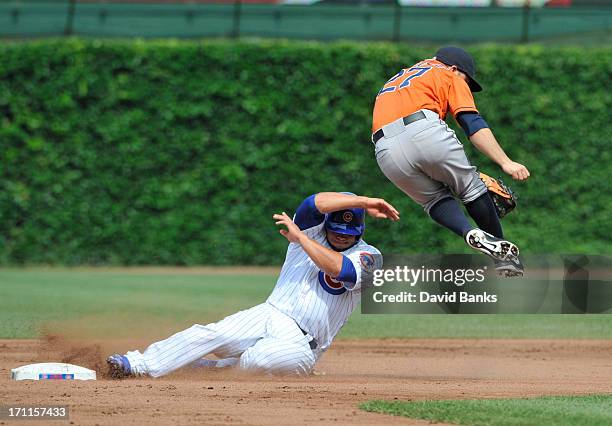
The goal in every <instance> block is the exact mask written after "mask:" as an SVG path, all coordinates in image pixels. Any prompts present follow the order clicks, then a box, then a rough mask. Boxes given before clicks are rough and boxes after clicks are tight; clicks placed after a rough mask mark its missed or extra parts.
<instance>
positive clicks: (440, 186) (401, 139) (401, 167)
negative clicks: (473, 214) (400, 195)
mask: <svg viewBox="0 0 612 426" xmlns="http://www.w3.org/2000/svg"><path fill="white" fill-rule="evenodd" d="M421 111H423V113H424V114H425V119H422V120H418V121H415V122H413V123H411V124H408V125H404V122H403V121H402V119H399V120H396V121H394V122H392V123H389V124H387V125H385V126H383V133H384V137H382V138H381V139H379V140H378V142H377V143H376V149H375V152H376V161H377V162H378V166H379V167H380V169H381V170H382V172H383V173H384V174H385V176H386V177H387V178H388V179H389V180H390V181H391V182H393V183H394V184H395V186H397V187H398V188H399V189H401V190H402V191H404V192H405V193H406V194H407V195H408V196H409V197H410V198H412V199H413V200H414V201H416V202H417V203H419V204H420V205H422V206H423V208H424V209H425V211H426V212H427V213H428V214H429V210H430V209H431V207H432V206H434V205H435V204H436V203H437V202H438V201H440V200H442V199H444V198H447V197H450V196H454V197H456V198H458V199H459V200H461V202H462V203H463V204H465V203H469V202H470V201H473V200H475V199H476V198H478V197H480V196H481V195H482V194H484V193H485V192H487V188H486V186H485V185H484V183H483V182H482V181H481V180H480V178H479V177H478V173H477V171H476V167H474V166H472V165H471V164H470V162H469V160H468V158H467V156H466V155H465V151H464V149H463V145H462V144H461V142H460V141H459V139H458V138H457V136H456V135H455V132H454V131H453V130H451V129H449V128H448V126H447V124H446V123H445V122H444V120H441V119H440V117H439V116H438V114H437V113H435V112H433V111H429V110H425V109H424V110H421Z"/></svg>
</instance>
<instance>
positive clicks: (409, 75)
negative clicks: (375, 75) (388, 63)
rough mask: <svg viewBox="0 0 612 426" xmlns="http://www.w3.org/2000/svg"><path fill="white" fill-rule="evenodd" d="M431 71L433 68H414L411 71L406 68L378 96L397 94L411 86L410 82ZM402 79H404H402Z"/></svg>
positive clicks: (392, 78)
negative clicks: (397, 91) (398, 91)
mask: <svg viewBox="0 0 612 426" xmlns="http://www.w3.org/2000/svg"><path fill="white" fill-rule="evenodd" d="M430 69H431V67H412V68H409V69H406V68H404V69H403V70H401V71H400V72H398V73H397V74H395V75H394V76H393V77H391V78H390V79H389V81H387V82H386V83H385V85H384V86H383V88H382V89H380V92H378V95H377V96H380V95H382V94H383V93H390V92H395V91H396V90H400V89H403V88H404V87H408V86H410V80H412V79H413V78H417V77H420V76H422V75H423V74H425V73H426V72H427V71H429V70H430ZM404 76H405V77H404ZM402 77H404V78H403V79H402ZM400 80H401V82H400Z"/></svg>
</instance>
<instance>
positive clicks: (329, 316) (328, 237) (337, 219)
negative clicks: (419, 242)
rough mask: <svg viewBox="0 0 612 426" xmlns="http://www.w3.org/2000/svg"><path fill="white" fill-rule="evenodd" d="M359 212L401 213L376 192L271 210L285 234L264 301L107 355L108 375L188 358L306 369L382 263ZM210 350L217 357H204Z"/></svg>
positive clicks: (177, 364) (176, 364) (146, 371)
mask: <svg viewBox="0 0 612 426" xmlns="http://www.w3.org/2000/svg"><path fill="white" fill-rule="evenodd" d="M365 213H368V214H369V215H370V216H372V217H375V218H385V219H391V220H394V221H396V220H399V213H398V212H397V210H396V209H395V208H394V207H393V206H391V205H390V204H389V203H387V202H386V201H384V200H382V199H377V198H368V197H361V196H355V195H354V194H350V193H334V192H324V193H319V194H316V195H311V196H310V197H308V198H306V199H305V200H304V201H303V202H302V203H301V204H300V206H299V207H298V209H297V211H296V213H295V216H294V218H293V220H292V219H291V218H290V217H289V216H287V214H286V213H284V212H283V213H282V214H275V215H274V216H273V218H274V219H275V220H276V224H277V225H280V226H283V227H285V228H286V229H281V230H280V233H281V234H282V235H283V236H284V237H285V238H287V240H288V241H289V247H288V249H287V255H286V257H285V263H284V264H283V267H282V269H281V272H280V276H279V277H278V280H277V282H276V286H275V287H274V290H273V291H272V294H271V295H270V297H268V300H267V301H266V302H265V303H262V304H260V305H257V306H255V307H253V308H251V309H247V310H245V311H241V312H238V313H236V314H233V315H230V316H228V317H226V318H225V319H223V320H221V321H219V322H217V323H212V324H207V325H199V324H196V325H194V326H192V327H191V328H189V329H187V330H185V331H181V332H179V333H176V334H175V335H173V336H171V337H169V338H167V339H165V340H162V341H160V342H157V343H153V344H152V345H150V346H149V347H148V348H147V349H146V350H145V351H144V352H143V353H140V352H139V351H137V350H136V351H131V352H128V353H126V354H125V355H119V354H116V355H112V356H110V357H109V358H108V359H107V363H108V366H109V373H110V375H111V377H113V378H123V377H128V376H141V375H148V376H152V377H159V376H163V375H165V374H168V373H170V372H172V371H174V370H176V369H178V368H181V367H184V366H186V365H194V364H195V365H200V366H206V367H209V368H216V367H228V366H238V367H239V368H241V369H246V370H252V371H259V372H264V373H270V374H309V373H311V372H312V370H313V367H314V365H315V362H316V361H317V359H318V358H319V357H320V355H321V354H322V353H323V352H324V351H326V350H327V349H328V348H329V345H330V344H331V342H332V340H333V339H334V337H335V336H336V334H337V333H338V332H339V331H340V329H341V328H342V326H343V325H344V323H345V322H346V321H347V319H348V317H349V315H350V314H351V312H352V311H353V309H355V307H356V306H357V304H358V303H359V297H360V292H361V283H362V280H363V279H364V277H365V276H366V275H367V274H371V273H372V272H373V271H374V270H375V269H379V268H381V267H382V257H381V255H380V252H379V251H378V250H377V249H376V248H375V247H373V246H371V245H369V244H367V243H366V242H365V241H364V240H363V238H362V237H363V232H364V229H365V222H364V219H365ZM208 354H214V355H216V356H217V357H219V358H220V359H219V360H210V359H203V357H204V356H206V355H208Z"/></svg>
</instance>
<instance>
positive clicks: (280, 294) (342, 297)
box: [267, 222, 382, 351]
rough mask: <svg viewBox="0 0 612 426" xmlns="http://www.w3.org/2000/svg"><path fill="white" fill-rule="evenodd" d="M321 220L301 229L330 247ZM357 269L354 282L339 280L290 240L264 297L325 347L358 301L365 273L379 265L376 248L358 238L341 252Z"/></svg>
mask: <svg viewBox="0 0 612 426" xmlns="http://www.w3.org/2000/svg"><path fill="white" fill-rule="evenodd" d="M324 226H325V224H324V222H322V223H320V224H319V225H316V226H313V227H311V228H308V229H305V230H303V231H302V232H304V233H305V234H306V235H307V236H308V237H309V238H310V239H312V240H314V241H316V242H318V243H319V244H321V245H322V246H324V247H327V248H331V247H330V245H329V243H328V242H327V239H326V237H325V228H324ZM342 254H343V255H345V256H346V257H348V258H349V260H350V261H351V262H352V263H353V266H354V267H355V271H356V272H357V281H356V282H355V284H352V283H346V284H344V283H341V282H338V281H336V280H334V279H333V278H331V277H330V276H329V275H327V274H324V273H323V272H322V271H321V270H320V269H319V268H318V267H317V265H315V263H314V262H313V261H312V260H311V259H310V257H309V256H308V254H307V253H306V252H305V251H304V249H302V246H300V245H299V244H297V243H290V244H289V248H288V249H287V255H286V257H285V263H284V264H283V268H282V270H281V273H280V276H279V277H278V280H277V282H276V286H275V287H274V290H273V291H272V294H271V295H270V297H269V298H268V300H267V303H270V304H271V305H273V306H274V307H276V308H277V309H278V310H280V311H281V312H283V313H285V314H287V315H288V316H290V317H291V318H293V319H294V320H295V322H296V323H297V324H298V326H300V328H302V330H304V331H306V332H308V334H310V335H311V336H312V337H314V338H315V340H316V341H317V343H318V349H320V350H323V351H324V350H326V349H327V348H328V347H329V345H330V344H331V342H332V340H333V339H334V337H335V336H336V334H338V332H339V331H340V329H341V328H342V326H343V325H344V324H345V323H346V321H347V320H348V318H349V316H350V315H351V313H352V312H353V310H354V309H355V308H356V307H357V305H358V304H359V300H360V296H361V284H362V280H363V278H364V276H365V275H366V274H369V273H371V272H372V271H373V270H374V269H380V268H382V256H381V254H380V251H378V249H376V248H375V247H373V246H371V245H369V244H367V243H366V242H365V241H363V240H359V242H358V243H357V244H355V245H354V246H353V247H351V248H349V249H347V250H345V251H343V252H342Z"/></svg>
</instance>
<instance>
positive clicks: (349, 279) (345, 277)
mask: <svg viewBox="0 0 612 426" xmlns="http://www.w3.org/2000/svg"><path fill="white" fill-rule="evenodd" d="M336 280H338V281H342V282H344V283H353V284H355V283H356V282H357V271H356V270H355V266H354V265H353V262H351V261H350V259H349V258H348V257H346V256H345V255H342V269H341V270H340V274H338V276H337V277H336Z"/></svg>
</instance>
